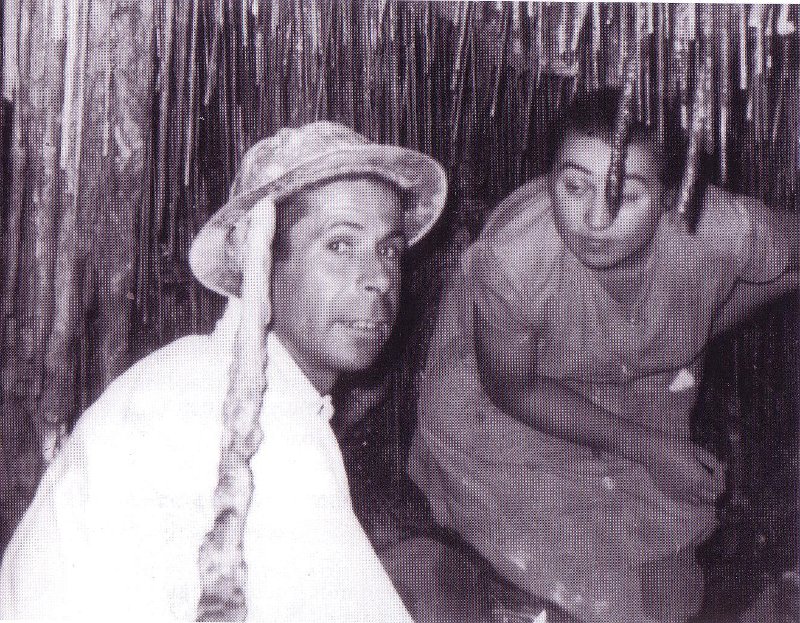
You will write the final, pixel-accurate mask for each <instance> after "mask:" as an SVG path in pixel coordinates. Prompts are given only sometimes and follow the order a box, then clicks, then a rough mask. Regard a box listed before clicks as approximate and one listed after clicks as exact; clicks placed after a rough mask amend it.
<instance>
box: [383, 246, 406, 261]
mask: <svg viewBox="0 0 800 623" xmlns="http://www.w3.org/2000/svg"><path fill="white" fill-rule="evenodd" d="M402 254H403V247H402V246H401V245H399V244H387V245H385V246H384V247H382V248H381V255H383V256H384V257H388V258H390V259H395V258H399V257H400V256H401V255H402Z"/></svg>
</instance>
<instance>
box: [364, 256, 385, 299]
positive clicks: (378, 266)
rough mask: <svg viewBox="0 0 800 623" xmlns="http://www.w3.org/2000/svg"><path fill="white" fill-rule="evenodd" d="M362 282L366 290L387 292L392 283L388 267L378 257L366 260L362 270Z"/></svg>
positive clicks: (378, 292)
mask: <svg viewBox="0 0 800 623" xmlns="http://www.w3.org/2000/svg"><path fill="white" fill-rule="evenodd" d="M362 283H363V285H364V289H365V290H367V291H368V292H375V293H377V294H387V293H388V292H389V288H390V287H391V285H392V278H391V275H390V273H389V269H388V267H387V266H386V265H385V263H384V262H383V261H381V259H380V258H377V257H376V258H373V259H371V260H367V261H366V262H365V264H364V266H363V270H362Z"/></svg>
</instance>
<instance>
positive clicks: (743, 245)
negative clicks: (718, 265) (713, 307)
mask: <svg viewBox="0 0 800 623" xmlns="http://www.w3.org/2000/svg"><path fill="white" fill-rule="evenodd" d="M704 203H705V208H704V210H705V212H706V213H707V215H704V218H703V219H702V221H701V223H700V225H699V227H698V234H699V235H700V237H701V238H703V239H704V241H705V245H706V246H707V247H708V248H709V250H711V251H712V252H714V254H715V256H717V257H721V258H728V259H729V261H730V262H731V265H730V271H728V275H727V277H728V279H730V280H731V284H730V285H731V286H733V285H735V283H737V282H744V283H751V284H759V283H769V282H771V281H774V280H775V279H777V278H778V277H780V276H781V275H782V274H783V273H785V272H786V270H787V269H788V268H789V266H790V260H791V257H792V253H793V251H792V241H793V240H794V241H795V243H796V232H795V233H794V236H792V235H790V232H787V231H785V226H786V225H787V223H788V219H787V218H786V217H787V216H789V213H788V211H785V210H783V211H781V210H778V209H772V208H769V207H767V206H766V205H764V204H763V203H762V202H760V201H758V200H757V199H754V198H752V197H747V196H744V195H734V194H732V193H729V192H726V191H724V190H721V189H719V188H716V187H713V186H709V189H708V192H707V195H706V198H705V201H704ZM796 227H797V223H796V220H795V221H794V228H795V229H796Z"/></svg>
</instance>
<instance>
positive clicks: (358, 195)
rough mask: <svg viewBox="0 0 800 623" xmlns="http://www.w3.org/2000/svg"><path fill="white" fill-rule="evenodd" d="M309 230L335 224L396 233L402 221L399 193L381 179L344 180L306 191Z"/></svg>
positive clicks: (360, 178) (304, 195) (303, 199)
mask: <svg viewBox="0 0 800 623" xmlns="http://www.w3.org/2000/svg"><path fill="white" fill-rule="evenodd" d="M302 203H303V204H304V207H305V210H304V212H305V214H304V215H303V220H304V221H306V222H307V224H308V225H309V226H312V225H316V226H318V227H330V226H333V225H336V224H341V225H347V224H350V225H355V226H360V227H366V226H370V227H371V228H386V229H389V230H392V229H397V228H398V227H399V226H400V225H401V224H402V221H403V212H402V200H401V196H400V192H399V191H398V189H396V188H395V187H394V185H392V184H391V183H389V182H384V181H382V180H380V178H373V177H367V176H363V177H355V178H342V179H337V180H333V181H331V182H328V183H325V184H320V185H318V186H315V187H313V188H310V189H308V190H307V191H303V195H302Z"/></svg>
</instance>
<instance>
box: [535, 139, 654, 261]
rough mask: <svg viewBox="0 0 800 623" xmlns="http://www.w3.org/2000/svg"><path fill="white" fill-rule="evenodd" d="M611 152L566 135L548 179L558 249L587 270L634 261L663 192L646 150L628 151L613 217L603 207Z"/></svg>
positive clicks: (635, 146) (632, 147)
mask: <svg viewBox="0 0 800 623" xmlns="http://www.w3.org/2000/svg"><path fill="white" fill-rule="evenodd" d="M610 161H611V146H610V145H609V143H608V142H607V141H605V140H603V139H601V138H595V137H592V136H587V135H585V134H569V135H568V136H567V137H566V138H565V140H564V142H563V143H562V146H561V149H560V150H559V154H558V158H557V160H556V164H555V167H554V169H553V172H552V175H551V185H550V187H551V193H552V197H553V211H554V215H555V222H556V227H557V228H558V231H559V233H560V234H561V237H562V238H563V240H564V244H565V245H566V246H567V248H568V249H569V250H570V251H572V253H573V254H574V255H575V256H576V257H577V258H578V260H580V262H581V263H583V264H584V265H585V266H588V267H589V268H595V269H607V268H613V267H616V266H619V265H620V264H622V263H623V262H625V261H626V260H629V259H633V258H636V257H638V256H639V255H640V254H641V253H642V252H643V251H645V250H646V249H647V248H648V247H649V245H650V243H651V242H652V240H653V235H654V234H655V231H656V227H657V226H658V220H659V217H660V215H661V212H662V209H663V208H662V205H663V186H662V184H661V181H660V179H659V176H658V170H659V167H658V163H657V162H656V156H655V153H654V151H653V149H652V148H651V147H649V146H648V145H647V144H646V143H643V142H632V143H630V144H629V146H628V153H627V157H626V160H625V180H624V185H623V188H622V197H621V201H620V208H619V213H618V214H617V216H616V218H614V217H613V216H612V214H611V212H610V210H609V207H608V204H607V203H606V196H605V185H606V175H607V174H608V168H609V164H610Z"/></svg>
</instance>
